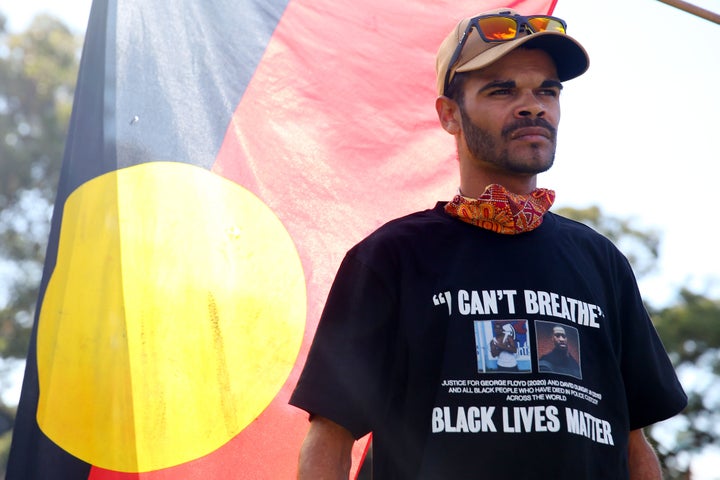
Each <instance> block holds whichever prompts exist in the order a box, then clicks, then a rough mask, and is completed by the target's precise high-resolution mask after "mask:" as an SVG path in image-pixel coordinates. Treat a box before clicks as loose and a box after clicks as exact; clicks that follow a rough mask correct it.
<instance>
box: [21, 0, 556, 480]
mask: <svg viewBox="0 0 720 480" xmlns="http://www.w3.org/2000/svg"><path fill="white" fill-rule="evenodd" d="M481 3H482V4H480V5H479V4H478V3H477V2H470V1H459V2H457V1H449V0H418V1H414V2H396V3H392V2H390V3H388V2H382V1H380V0H367V1H364V2H353V1H350V0H334V1H330V0H312V1H310V0H289V1H284V0H263V1H260V0H243V1H241V2H233V1H230V0H218V1H214V2H206V1H204V0H179V1H178V2H174V3H173V4H172V6H170V5H169V4H168V3H167V2H160V1H157V0H152V1H148V0H143V1H141V0H95V2H94V3H93V7H92V11H91V15H90V21H89V25H88V30H87V34H86V39H85V45H84V51H83V57H82V61H81V67H80V73H79V76H78V83H77V88H76V94H75V103H74V108H73V114H72V118H71V123H70V131H69V133H68V138H67V143H66V149H65V155H64V159H63V169H62V174H61V178H60V184H59V186H58V194H57V200H56V204H55V210H54V214H53V220H52V229H51V235H50V239H49V243H48V250H47V256H46V264H45V269H44V275H43V280H42V284H41V288H40V296H39V299H38V308H37V315H36V319H35V325H34V330H33V336H32V340H31V346H30V351H29V354H28V362H27V367H26V373H25V378H24V382H23V390H22V395H21V401H20V405H19V409H18V415H17V420H16V425H15V432H14V437H13V444H12V448H11V454H10V460H9V465H8V471H7V478H8V479H9V480H20V479H22V480H26V479H93V480H107V479H115V480H124V479H146V480H157V479H170V478H173V479H176V478H184V479H205V478H244V479H272V480H276V479H279V478H294V477H295V468H296V463H297V456H298V452H299V448H300V443H301V442H302V438H303V437H304V434H305V432H306V430H307V426H308V422H307V417H306V415H305V414H304V413H303V412H300V411H298V410H296V409H294V408H293V407H290V406H289V405H287V400H288V398H289V395H290V392H291V390H292V388H293V386H294V384H295V382H296V380H297V377H298V375H299V372H300V369H301V367H302V365H303V362H304V358H305V353H306V351H307V349H308V348H309V344H310V341H311V339H312V335H313V332H314V329H315V325H316V322H317V319H318V317H319V315H320V312H321V310H322V305H323V302H324V300H325V296H326V294H327V291H328V288H329V285H330V282H331V281H332V278H333V276H334V272H335V269H336V268H337V266H338V265H339V263H340V260H341V258H342V256H343V254H344V252H345V251H346V250H347V249H348V248H349V247H351V246H352V245H353V244H354V243H355V242H357V241H359V240H360V239H361V238H362V237H363V236H364V235H365V234H367V233H368V232H369V231H371V230H372V229H374V228H376V227H377V226H379V225H380V224H381V223H383V222H385V221H387V220H389V219H390V218H392V217H395V216H398V215H402V214H405V213H410V212H411V211H415V210H418V209H423V208H428V207H429V206H432V204H433V203H434V202H435V201H436V200H443V199H445V200H447V199H449V198H450V197H451V196H452V195H453V193H454V190H455V184H456V180H455V178H456V172H455V169H456V168H457V166H456V162H455V159H454V156H455V152H454V145H453V143H452V138H451V137H450V136H448V135H447V134H445V133H444V132H443V131H442V130H441V129H440V128H439V127H438V125H437V119H436V117H435V113H434V100H435V93H434V88H435V87H434V85H435V80H434V56H435V51H436V48H437V46H438V45H439V43H440V41H441V39H442V38H443V37H444V36H445V34H446V33H447V31H449V29H450V28H452V26H454V24H455V23H456V22H457V21H458V20H459V19H460V18H462V17H464V16H467V15H469V14H472V13H477V12H479V11H482V10H487V9H490V8H496V7H499V6H503V3H501V2H496V1H495V0H492V1H490V0H487V1H483V2H481ZM504 6H509V7H512V8H514V9H516V10H518V11H520V12H521V13H549V12H551V11H552V8H553V6H554V2H552V1H548V0H542V1H541V0H525V1H515V2H510V3H509V4H505V5H504ZM363 446H364V443H363V442H360V444H359V447H358V455H357V456H356V459H358V460H359V459H360V453H361V452H362V449H363ZM358 463H359V462H358V461H356V463H355V466H354V467H353V469H354V471H357V470H358Z"/></svg>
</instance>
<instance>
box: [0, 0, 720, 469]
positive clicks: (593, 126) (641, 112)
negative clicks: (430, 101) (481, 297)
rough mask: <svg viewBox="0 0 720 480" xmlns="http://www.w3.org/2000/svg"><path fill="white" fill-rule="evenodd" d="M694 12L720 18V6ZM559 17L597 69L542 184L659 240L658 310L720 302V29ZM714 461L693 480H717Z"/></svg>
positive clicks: (649, 292)
mask: <svg viewBox="0 0 720 480" xmlns="http://www.w3.org/2000/svg"><path fill="white" fill-rule="evenodd" d="M693 2H694V3H695V4H696V5H699V6H702V7H704V8H706V9H709V10H712V11H714V12H716V13H720V0H693ZM90 5H91V0H72V1H70V2H58V1H57V0H0V12H2V13H3V14H5V15H6V16H7V17H8V24H7V27H8V28H9V29H10V30H11V31H15V32H18V31H21V30H23V29H24V28H25V27H27V26H28V24H29V23H30V21H31V19H32V18H33V17H34V16H35V15H36V14H38V13H41V12H45V13H51V14H53V15H55V16H57V17H59V18H60V19H61V20H63V21H64V22H65V23H66V24H67V25H68V26H70V28H72V29H73V30H74V31H76V32H77V33H83V32H84V30H85V27H86V25H87V19H88V17H89V12H90ZM469 13H474V12H469ZM554 14H555V15H556V16H558V17H561V18H563V19H565V20H566V21H567V23H568V33H569V34H570V35H571V36H573V37H575V38H576V39H578V40H579V41H580V42H581V43H582V44H583V45H584V46H585V48H586V49H587V51H588V53H589V55H590V69H589V70H588V72H587V73H586V74H585V75H583V76H581V77H579V78H577V79H574V80H571V81H569V82H567V83H566V85H565V88H564V90H563V93H562V99H561V102H562V109H563V112H562V116H563V117H562V121H561V123H560V129H559V138H558V150H557V155H556V160H555V166H554V167H553V169H551V170H550V172H548V173H546V174H543V175H541V176H540V178H539V180H538V185H539V186H542V187H547V188H552V189H554V190H555V191H556V193H557V200H556V206H572V207H578V208H582V207H587V206H591V205H597V206H599V207H601V209H602V210H603V212H605V213H606V214H610V215H614V216H618V217H622V218H628V219H631V220H632V222H633V226H634V227H635V228H637V229H639V230H643V229H655V230H657V231H658V232H660V234H661V240H662V242H661V251H660V265H659V269H658V270H657V271H656V272H655V273H654V274H651V275H648V276H647V277H644V278H642V279H641V280H640V288H641V291H642V293H643V295H644V297H645V298H646V300H647V301H648V302H649V303H650V304H651V305H653V306H655V307H663V306H667V305H669V304H671V303H672V302H673V301H674V300H675V296H674V295H675V294H676V293H677V292H678V291H679V290H680V289H681V288H683V287H685V288H690V289H691V290H693V291H695V292H697V293H701V294H705V295H710V296H713V297H714V298H720V253H719V252H718V248H719V247H718V244H719V242H718V239H717V238H715V236H716V234H717V232H718V231H720V230H719V229H718V227H717V222H718V220H719V219H720V206H718V205H716V203H717V202H718V190H717V185H718V181H719V177H720V148H718V146H717V142H718V139H717V137H718V135H720V133H718V126H719V125H720V116H719V112H720V87H718V86H720V53H719V51H718V45H720V25H716V24H714V23H712V22H710V21H708V20H704V19H701V18H698V17H696V16H693V15H691V14H689V13H686V12H683V11H681V10H678V9H676V8H674V7H672V6H669V5H666V4H663V3H660V2H659V1H657V0H604V1H602V2H587V1H578V0H558V3H557V6H556V8H555V11H554ZM429 108H432V105H429ZM712 458H713V459H712V460H704V462H707V467H706V468H703V465H700V464H699V465H697V468H698V469H701V470H702V471H707V472H708V473H706V474H704V475H703V474H700V470H697V471H696V472H695V473H696V476H695V477H694V478H696V479H700V480H703V479H707V480H710V479H717V478H720V476H717V474H715V473H713V472H712V470H711V468H712V466H711V464H712V463H713V462H716V461H718V458H720V457H718V456H715V457H712Z"/></svg>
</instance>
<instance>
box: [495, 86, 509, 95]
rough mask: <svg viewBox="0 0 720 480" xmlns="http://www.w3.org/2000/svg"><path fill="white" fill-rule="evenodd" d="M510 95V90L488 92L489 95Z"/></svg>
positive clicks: (502, 89) (501, 89)
mask: <svg viewBox="0 0 720 480" xmlns="http://www.w3.org/2000/svg"><path fill="white" fill-rule="evenodd" d="M511 93H512V90H510V89H509V88H499V89H497V90H493V91H492V92H490V95H510V94H511Z"/></svg>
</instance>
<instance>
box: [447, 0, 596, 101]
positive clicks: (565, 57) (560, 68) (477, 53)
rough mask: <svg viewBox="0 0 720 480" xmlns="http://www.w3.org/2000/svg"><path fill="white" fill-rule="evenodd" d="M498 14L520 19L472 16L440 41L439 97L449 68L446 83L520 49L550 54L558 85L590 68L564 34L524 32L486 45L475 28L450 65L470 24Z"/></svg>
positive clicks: (582, 51)
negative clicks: (498, 16) (558, 81)
mask: <svg viewBox="0 0 720 480" xmlns="http://www.w3.org/2000/svg"><path fill="white" fill-rule="evenodd" d="M498 13H502V14H507V15H520V14H519V13H518V12H516V11H515V10H512V9H509V8H501V9H497V10H492V11H489V12H483V13H479V14H478V15H473V16H472V17H468V18H465V19H463V20H461V21H460V23H458V24H457V26H456V27H455V28H454V29H453V30H452V32H450V34H449V35H448V36H447V37H446V38H445V40H443V42H442V44H440V49H439V50H438V53H437V59H436V64H435V69H436V73H437V91H438V95H443V94H444V93H445V92H444V91H443V90H444V87H445V85H444V84H445V76H446V73H447V70H448V68H450V77H449V80H448V83H449V82H450V81H451V80H452V79H453V77H454V76H455V73H457V72H470V71H472V70H479V69H481V68H484V67H487V66H488V65H490V64H491V63H493V62H495V61H497V60H499V59H500V58H502V57H503V56H505V55H507V54H508V53H510V52H512V51H513V50H515V49H516V48H518V47H519V46H521V45H525V46H527V47H530V48H539V49H541V50H544V51H546V52H547V53H548V54H550V56H551V57H552V58H553V61H554V62H555V67H556V68H557V73H558V78H559V79H560V81H561V82H564V81H566V80H570V79H571V78H575V77H577V76H580V75H582V74H583V73H585V71H586V70H587V69H588V67H589V66H590V59H589V58H588V54H587V52H586V51H585V49H584V48H583V47H582V45H580V43H578V42H577V40H575V39H573V38H572V37H570V36H568V35H567V34H565V33H561V32H557V31H554V30H553V31H551V30H547V31H543V32H537V33H529V32H528V31H527V30H526V29H523V31H521V32H520V33H519V34H518V38H516V39H514V40H509V41H506V42H486V41H485V40H483V38H482V37H481V36H480V34H479V33H478V32H477V31H476V29H474V28H473V29H472V30H471V31H470V33H469V34H468V38H467V40H466V42H465V45H464V46H463V49H462V52H461V53H460V57H459V58H458V60H457V61H456V62H455V64H454V65H449V63H450V60H451V58H452V56H453V54H454V53H455V49H456V48H457V46H458V44H459V43H460V40H461V39H462V35H463V33H464V32H465V29H466V28H467V26H468V24H469V23H470V20H471V19H472V18H474V17H478V16H481V15H491V14H498Z"/></svg>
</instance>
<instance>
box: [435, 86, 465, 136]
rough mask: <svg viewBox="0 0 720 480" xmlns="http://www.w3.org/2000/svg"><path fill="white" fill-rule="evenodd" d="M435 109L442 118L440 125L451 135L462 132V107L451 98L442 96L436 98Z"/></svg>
mask: <svg viewBox="0 0 720 480" xmlns="http://www.w3.org/2000/svg"><path fill="white" fill-rule="evenodd" d="M435 110H436V111H437V114H438V119H439V120H440V125H442V127H443V128H444V129H445V131H446V132H448V133H449V134H451V135H457V134H458V133H460V132H461V130H462V129H461V120H460V107H459V106H458V104H457V103H456V102H455V100H452V99H451V98H448V97H446V96H444V95H443V96H440V97H438V98H437V100H435Z"/></svg>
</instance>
